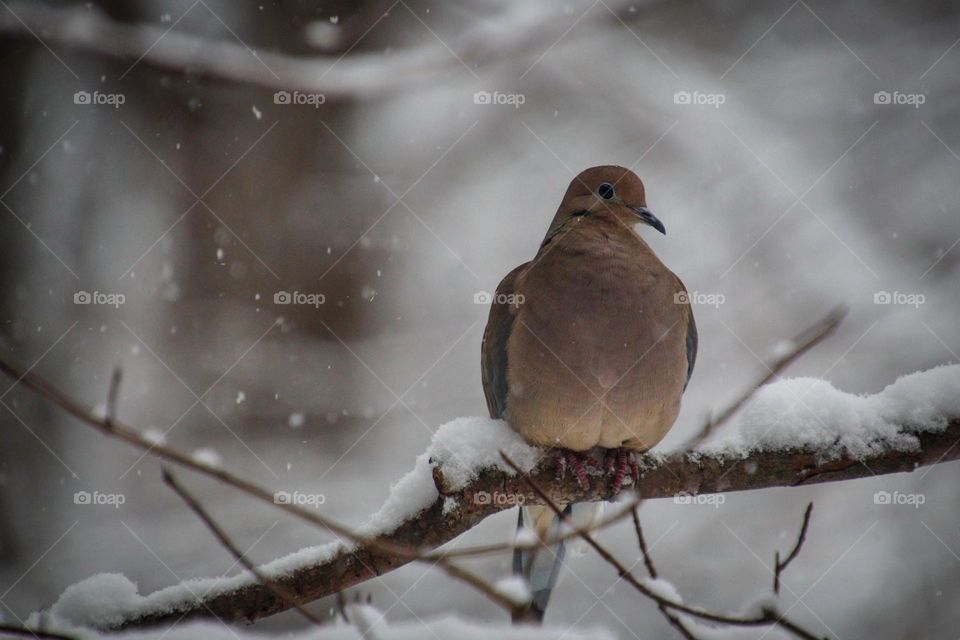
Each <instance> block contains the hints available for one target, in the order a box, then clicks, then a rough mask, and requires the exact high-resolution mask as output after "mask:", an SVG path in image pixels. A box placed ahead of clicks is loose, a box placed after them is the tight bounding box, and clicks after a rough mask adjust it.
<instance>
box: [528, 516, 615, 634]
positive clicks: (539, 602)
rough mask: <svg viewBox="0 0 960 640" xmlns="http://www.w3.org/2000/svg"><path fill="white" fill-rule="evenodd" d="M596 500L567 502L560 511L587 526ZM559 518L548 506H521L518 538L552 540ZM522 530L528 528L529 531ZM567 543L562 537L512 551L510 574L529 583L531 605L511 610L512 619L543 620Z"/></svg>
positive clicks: (558, 530) (558, 531)
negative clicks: (558, 539) (516, 610)
mask: <svg viewBox="0 0 960 640" xmlns="http://www.w3.org/2000/svg"><path fill="white" fill-rule="evenodd" d="M598 506H599V505H598V504H597V503H584V502H581V503H576V504H569V505H567V506H566V507H565V508H564V510H563V513H564V514H565V515H566V516H568V517H569V518H570V520H571V522H572V523H573V525H574V526H577V527H583V526H590V524H591V522H593V521H596V518H597V516H598V511H597V507H598ZM562 524H563V523H562V521H561V519H560V518H559V517H558V516H557V515H556V514H555V513H554V512H553V509H551V508H550V507H547V506H535V507H521V508H520V513H519V515H518V518H517V541H518V547H519V546H520V544H519V543H526V546H528V547H529V546H530V545H529V542H530V541H531V540H538V541H540V542H541V543H544V542H547V541H549V540H555V539H556V538H558V537H559V536H560V535H561V533H562ZM525 532H530V533H531V534H532V535H529V534H527V533H525ZM566 547H567V545H566V544H565V543H564V542H563V541H561V542H556V543H553V544H550V545H546V544H540V545H539V546H536V547H534V548H517V549H515V550H514V552H513V574H514V575H516V576H521V577H523V578H524V579H525V580H526V581H527V583H528V584H529V585H530V595H531V599H530V605H529V606H528V608H527V609H526V610H525V611H522V612H519V613H516V614H514V616H513V621H514V622H515V623H517V622H534V623H540V622H542V621H543V616H544V614H545V613H546V611H547V602H548V601H549V600H550V593H551V592H552V591H553V588H554V587H555V586H556V584H557V580H558V579H559V577H560V571H561V569H562V568H563V558H564V556H565V555H566V553H567V548H566Z"/></svg>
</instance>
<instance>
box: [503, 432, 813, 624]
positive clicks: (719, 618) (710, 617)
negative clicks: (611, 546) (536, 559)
mask: <svg viewBox="0 0 960 640" xmlns="http://www.w3.org/2000/svg"><path fill="white" fill-rule="evenodd" d="M500 457H501V458H503V461H504V462H505V463H506V464H507V465H508V466H509V467H510V468H511V469H513V470H514V472H515V473H517V474H518V475H520V476H521V477H522V478H523V480H524V482H526V483H527V485H528V486H529V487H530V489H531V490H532V491H533V492H534V493H536V494H537V495H538V496H539V497H540V499H541V500H543V502H544V504H546V505H547V506H548V507H550V509H552V510H553V512H554V513H555V514H556V515H557V517H558V518H560V519H561V520H562V521H563V522H564V523H566V524H567V525H570V526H574V525H573V523H572V522H571V520H570V518H569V516H567V515H566V514H565V513H564V512H563V509H561V508H560V507H559V506H558V505H557V503H556V502H554V500H553V499H552V498H551V497H550V496H549V495H548V494H547V492H546V491H544V490H543V489H542V488H541V487H540V485H539V484H538V483H537V482H536V481H534V480H533V478H531V477H530V476H529V475H528V474H526V473H524V471H523V469H521V468H520V467H519V466H518V465H517V463H515V462H514V461H513V460H511V459H510V457H509V456H508V455H507V454H506V453H505V452H503V451H500ZM578 533H579V536H580V538H582V539H583V541H584V542H586V543H587V544H588V545H590V547H591V548H593V550H594V551H596V552H597V553H598V554H599V555H600V557H601V558H603V560H604V561H606V562H607V563H608V564H610V565H611V566H613V568H614V569H616V570H617V575H618V576H619V577H620V578H622V579H623V580H624V581H625V582H626V583H627V584H629V585H630V586H632V587H633V588H634V589H636V590H637V591H639V592H640V593H642V594H643V595H645V596H646V597H648V598H650V599H651V600H653V601H654V602H655V603H657V604H660V605H663V606H665V607H667V608H669V609H673V610H675V611H680V612H682V613H686V614H688V615H691V616H693V617H695V618H700V619H702V620H707V621H710V622H718V623H721V624H728V625H733V626H741V627H754V626H762V625H772V624H775V625H779V626H782V627H783V628H785V629H788V630H791V631H792V628H797V629H799V627H797V626H796V624H795V623H792V622H791V623H789V624H790V627H792V628H790V627H787V626H786V625H785V624H783V622H784V620H785V619H784V618H782V617H779V614H778V615H777V616H771V615H770V614H769V613H768V612H763V614H762V615H761V616H760V617H757V618H738V617H734V616H728V615H724V614H720V613H713V612H710V611H705V610H703V609H698V608H696V607H690V606H687V605H685V604H683V603H680V602H674V601H673V600H670V599H668V598H664V597H662V596H660V595H659V594H657V593H655V592H654V591H652V590H651V589H650V588H649V587H647V586H646V585H644V584H643V583H642V582H640V581H639V580H637V578H636V576H634V575H633V573H632V572H631V571H630V570H629V569H628V568H627V567H626V566H624V564H623V563H622V562H620V561H619V560H617V559H616V558H615V557H614V555H613V554H612V553H610V551H609V550H608V549H607V548H606V547H604V546H603V545H601V544H600V543H599V542H597V540H596V539H595V538H594V537H593V536H592V535H591V534H590V532H589V531H588V530H587V529H586V528H580V529H578ZM801 631H802V629H801ZM794 633H796V632H794ZM803 633H807V632H805V631H804V632H803ZM797 635H799V636H800V637H803V638H807V637H813V636H809V634H808V635H802V634H799V633H797Z"/></svg>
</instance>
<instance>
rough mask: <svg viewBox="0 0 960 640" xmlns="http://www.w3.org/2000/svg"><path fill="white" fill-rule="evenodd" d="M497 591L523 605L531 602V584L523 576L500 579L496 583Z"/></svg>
mask: <svg viewBox="0 0 960 640" xmlns="http://www.w3.org/2000/svg"><path fill="white" fill-rule="evenodd" d="M494 588H495V589H496V590H497V593H499V594H500V595H502V596H504V597H506V598H508V599H509V600H511V601H513V602H515V603H517V604H518V605H523V604H526V603H528V602H530V586H529V585H528V584H527V581H526V580H524V579H523V578H522V577H521V576H510V577H509V578H503V579H501V580H498V581H497V583H496V584H495V585H494Z"/></svg>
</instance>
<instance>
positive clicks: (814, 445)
mask: <svg viewBox="0 0 960 640" xmlns="http://www.w3.org/2000/svg"><path fill="white" fill-rule="evenodd" d="M958 416H960V365H944V366H940V367H936V368H934V369H929V370H927V371H919V372H916V373H911V374H909V375H905V376H902V377H901V378H899V379H898V380H897V381H896V382H894V383H893V384H891V385H889V386H888V387H887V388H885V389H884V390H883V391H881V392H879V393H876V394H873V395H857V394H853V393H846V392H844V391H840V390H839V389H837V388H835V387H834V386H833V385H832V384H830V383H829V382H828V381H826V380H820V379H817V378H793V379H786V380H780V381H778V382H775V383H773V384H769V385H767V386H765V387H763V388H761V389H760V390H759V391H757V393H756V394H754V397H753V398H752V399H751V400H750V401H749V402H748V403H747V405H746V406H745V407H744V409H743V411H742V413H741V414H740V416H739V418H738V419H737V420H735V421H734V423H733V424H732V425H731V427H730V428H729V429H726V430H724V431H723V435H722V436H721V437H720V438H718V439H716V440H714V441H711V442H709V443H707V444H706V445H704V446H703V447H701V451H703V452H704V453H717V454H732V455H741V456H745V455H747V453H748V452H749V451H751V450H770V451H775V450H781V449H788V448H800V449H817V450H819V451H822V452H823V453H824V454H825V455H826V456H828V457H829V456H834V455H840V454H843V453H846V454H849V455H852V456H855V457H864V456H868V455H871V454H876V453H879V452H882V451H887V450H910V449H914V448H916V446H917V438H916V437H915V436H914V435H911V434H910V433H904V432H903V431H902V430H903V428H904V427H907V428H910V429H913V430H916V431H940V430H942V429H944V428H945V427H946V426H947V422H948V420H949V419H950V418H955V417H958Z"/></svg>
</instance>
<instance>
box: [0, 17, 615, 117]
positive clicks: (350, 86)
mask: <svg viewBox="0 0 960 640" xmlns="http://www.w3.org/2000/svg"><path fill="white" fill-rule="evenodd" d="M625 4H626V3H624V2H613V1H612V0H611V1H610V2H609V5H610V7H611V11H612V12H616V11H618V10H619V9H620V7H621V5H625ZM4 6H5V7H6V8H5V9H4V10H2V11H0V34H7V35H11V36H16V37H22V38H26V39H31V40H32V39H39V40H40V41H41V42H42V43H43V44H44V45H45V46H46V47H48V48H49V47H68V48H71V49H76V50H81V51H87V52H91V53H94V54H97V55H101V56H106V57H109V58H115V59H119V60H123V61H129V62H134V64H136V63H140V64H145V65H150V66H153V67H157V68H160V69H165V70H171V71H179V72H189V73H191V74H195V75H199V76H203V77H208V78H214V79H218V80H223V81H227V82H235V83H242V84H248V85H254V86H258V87H261V88H264V89H268V90H271V91H274V90H278V89H285V90H289V91H293V90H301V91H311V92H318V93H322V94H324V96H325V97H326V98H327V99H330V100H332V99H342V98H354V99H363V98H371V97H378V96H382V95H388V94H391V93H397V92H400V91H409V90H411V88H413V87H416V86H419V85H424V84H427V83H429V82H431V81H433V82H436V81H438V80H442V79H446V78H448V77H449V76H450V74H451V73H457V72H463V73H473V74H474V75H475V72H474V71H473V70H472V69H473V67H475V66H478V65H480V64H484V63H489V62H491V61H496V60H502V59H503V58H504V57H507V56H511V55H526V54H531V53H536V52H539V51H542V50H543V49H544V48H546V47H547V46H549V45H550V44H551V43H553V42H555V41H556V40H557V39H558V38H559V37H560V36H561V35H564V33H565V31H568V30H569V23H570V19H569V16H566V15H565V14H564V13H563V12H555V13H554V12H544V13H543V14H541V15H536V14H531V13H530V12H529V11H517V10H513V9H508V10H503V11H501V12H500V13H499V14H496V15H493V16H491V17H490V18H489V19H486V20H483V21H478V22H477V26H475V27H472V28H469V29H466V30H464V31H463V32H462V33H460V34H458V35H457V36H456V37H452V38H449V39H448V42H449V43H450V46H449V48H448V47H447V45H445V44H441V43H440V42H434V41H433V40H432V39H428V40H427V42H428V44H427V45H420V46H417V47H413V48H409V49H399V50H397V51H395V52H393V54H392V55H391V56H389V57H388V58H384V57H383V56H382V54H380V53H379V52H377V53H350V54H349V55H346V54H344V55H317V56H290V55H285V54H282V53H276V52H271V51H257V52H256V53H252V52H251V50H250V49H249V48H248V47H247V46H246V45H245V44H243V43H236V42H233V41H231V40H212V39H210V38H205V37H198V36H195V35H191V34H189V33H187V32H185V31H182V30H177V29H174V30H172V31H171V30H168V29H166V28H162V27H156V26H153V25H151V24H143V23H142V24H129V23H124V22H119V21H116V20H113V19H111V18H110V17H109V16H108V15H107V14H106V13H105V12H103V11H102V10H100V9H98V8H96V7H83V8H81V7H80V6H71V7H68V8H54V7H51V6H44V5H43V4H41V3H36V2H11V3H9V5H4ZM395 10H396V11H398V12H399V11H404V10H407V11H412V10H410V9H408V8H407V7H406V5H403V4H402V3H401V5H399V6H398V7H397V8H396V9H395ZM417 19H418V20H420V17H419V16H418V17H417ZM614 19H615V18H614V15H611V13H608V12H604V11H599V12H596V13H595V14H594V15H592V16H589V17H588V18H587V19H586V20H584V21H583V24H586V23H589V22H591V21H597V20H607V21H610V22H612V21H613V20H614ZM357 42H359V40H355V41H354V42H352V43H350V45H351V46H350V47H349V48H348V51H349V49H352V47H353V45H355V44H356V43H357ZM467 65H470V66H469V67H467V68H464V67H465V66H467ZM468 69H469V71H468Z"/></svg>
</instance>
